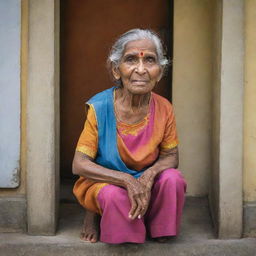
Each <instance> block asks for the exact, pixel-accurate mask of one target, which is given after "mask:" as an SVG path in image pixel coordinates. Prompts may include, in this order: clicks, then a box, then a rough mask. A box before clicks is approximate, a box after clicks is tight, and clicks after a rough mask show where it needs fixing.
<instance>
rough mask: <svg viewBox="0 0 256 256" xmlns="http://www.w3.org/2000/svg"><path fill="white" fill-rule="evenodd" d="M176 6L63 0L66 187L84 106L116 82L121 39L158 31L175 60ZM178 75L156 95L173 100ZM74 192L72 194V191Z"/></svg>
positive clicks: (142, 0) (137, 0) (138, 0)
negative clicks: (135, 31)
mask: <svg viewBox="0 0 256 256" xmlns="http://www.w3.org/2000/svg"><path fill="white" fill-rule="evenodd" d="M172 20H173V3H172V1H169V0H165V1H153V0H129V1H119V0H109V1H100V0H87V1H84V0H76V1H74V0H62V1H61V72H60V74H61V77H60V81H61V86H60V95H61V96H60V104H61V108H60V123H61V125H60V127H61V128H60V131H61V138H60V175H61V180H62V183H63V182H64V183H65V181H67V180H68V181H72V180H73V179H76V178H77V177H74V176H73V175H72V169H71V165H72V159H73V156H74V151H75V147H76V143H77V141H78V138H79V135H80V133H81V131H82V129H83V124H84V121H85V120H84V106H85V105H84V104H85V102H86V101H87V100H88V99H89V98H90V97H91V96H93V95H94V94H96V93H98V92H100V91H102V90H104V89H107V88H110V87H112V86H113V82H112V80H111V78H110V75H109V73H108V70H107V68H106V59H107V55H108V52H109V49H110V47H111V45H112V44H113V42H114V41H115V39H116V38H117V37H118V36H119V35H121V34H122V33H124V32H126V31H127V30H129V29H132V28H149V29H153V30H155V31H156V32H158V34H159V35H160V36H161V38H162V40H163V41H164V43H165V45H166V47H167V49H166V52H167V55H168V57H169V59H172V42H173V39H172V35H173V31H172V25H173V24H172ZM171 81H172V72H171V67H170V68H169V70H168V72H167V74H166V76H165V77H164V78H163V79H162V80H161V82H160V83H159V84H158V85H157V88H156V89H155V91H156V92H157V93H159V94H160V95H163V96H164V97H166V98H168V99H169V100H171ZM70 193H71V191H70Z"/></svg>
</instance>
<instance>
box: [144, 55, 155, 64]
mask: <svg viewBox="0 0 256 256" xmlns="http://www.w3.org/2000/svg"><path fill="white" fill-rule="evenodd" d="M146 61H147V62H148V63H155V62H156V59H155V58H154V57H152V56H148V57H146Z"/></svg>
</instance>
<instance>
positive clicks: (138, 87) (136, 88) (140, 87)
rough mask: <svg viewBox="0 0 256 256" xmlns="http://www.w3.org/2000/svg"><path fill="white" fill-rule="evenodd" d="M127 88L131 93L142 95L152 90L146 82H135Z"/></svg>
mask: <svg viewBox="0 0 256 256" xmlns="http://www.w3.org/2000/svg"><path fill="white" fill-rule="evenodd" d="M128 90H129V91H130V92H131V93H132V94H136V95H143V94H147V93H150V92H151V91H152V90H153V88H152V86H149V85H147V84H135V85H132V86H130V88H129V89H128Z"/></svg>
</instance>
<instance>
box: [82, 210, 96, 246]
mask: <svg viewBox="0 0 256 256" xmlns="http://www.w3.org/2000/svg"><path fill="white" fill-rule="evenodd" d="M99 222H100V216H99V215H98V214H96V213H94V212H90V211H88V210H86V211H85V216H84V224H83V229H82V232H81V236H80V237H81V239H82V240H84V241H87V242H91V243H96V242H97V241H98V236H99Z"/></svg>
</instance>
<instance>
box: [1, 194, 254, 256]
mask: <svg viewBox="0 0 256 256" xmlns="http://www.w3.org/2000/svg"><path fill="white" fill-rule="evenodd" d="M60 213H61V216H60V222H59V228H58V232H57V234H56V236H29V235H27V234H17V233H2V234H0V256H11V255H12V256H14V255H15V256H46V255H47V256H59V255H61V256H80V255H81V256H82V255H83V256H87V255H90V256H91V255H106V256H107V255H111V256H112V255H113V256H115V255H118V256H119V255H138V256H140V255H147V256H150V255H154V256H155V255H159V256H160V255H161V256H162V255H172V256H215V255H216V256H217V255H218V256H234V255H241V256H256V239H253V238H244V239H237V240H218V239H216V238H215V236H214V233H213V228H212V225H211V219H210V216H209V209H208V204H207V200H206V198H188V199H187V200H186V205H185V209H184V214H183V220H182V226H181V233H180V235H179V237H177V238H174V239H171V240H170V241H169V242H168V243H166V244H159V243H156V242H154V241H147V242H146V243H145V244H139V245H137V244H123V245H108V244H104V243H100V242H98V243H96V244H90V243H86V242H83V241H81V240H80V239H79V233H80V230H81V225H82V221H83V209H82V208H81V207H80V206H79V205H77V204H75V203H70V202H68V203H67V202H66V203H62V204H61V208H60Z"/></svg>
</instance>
